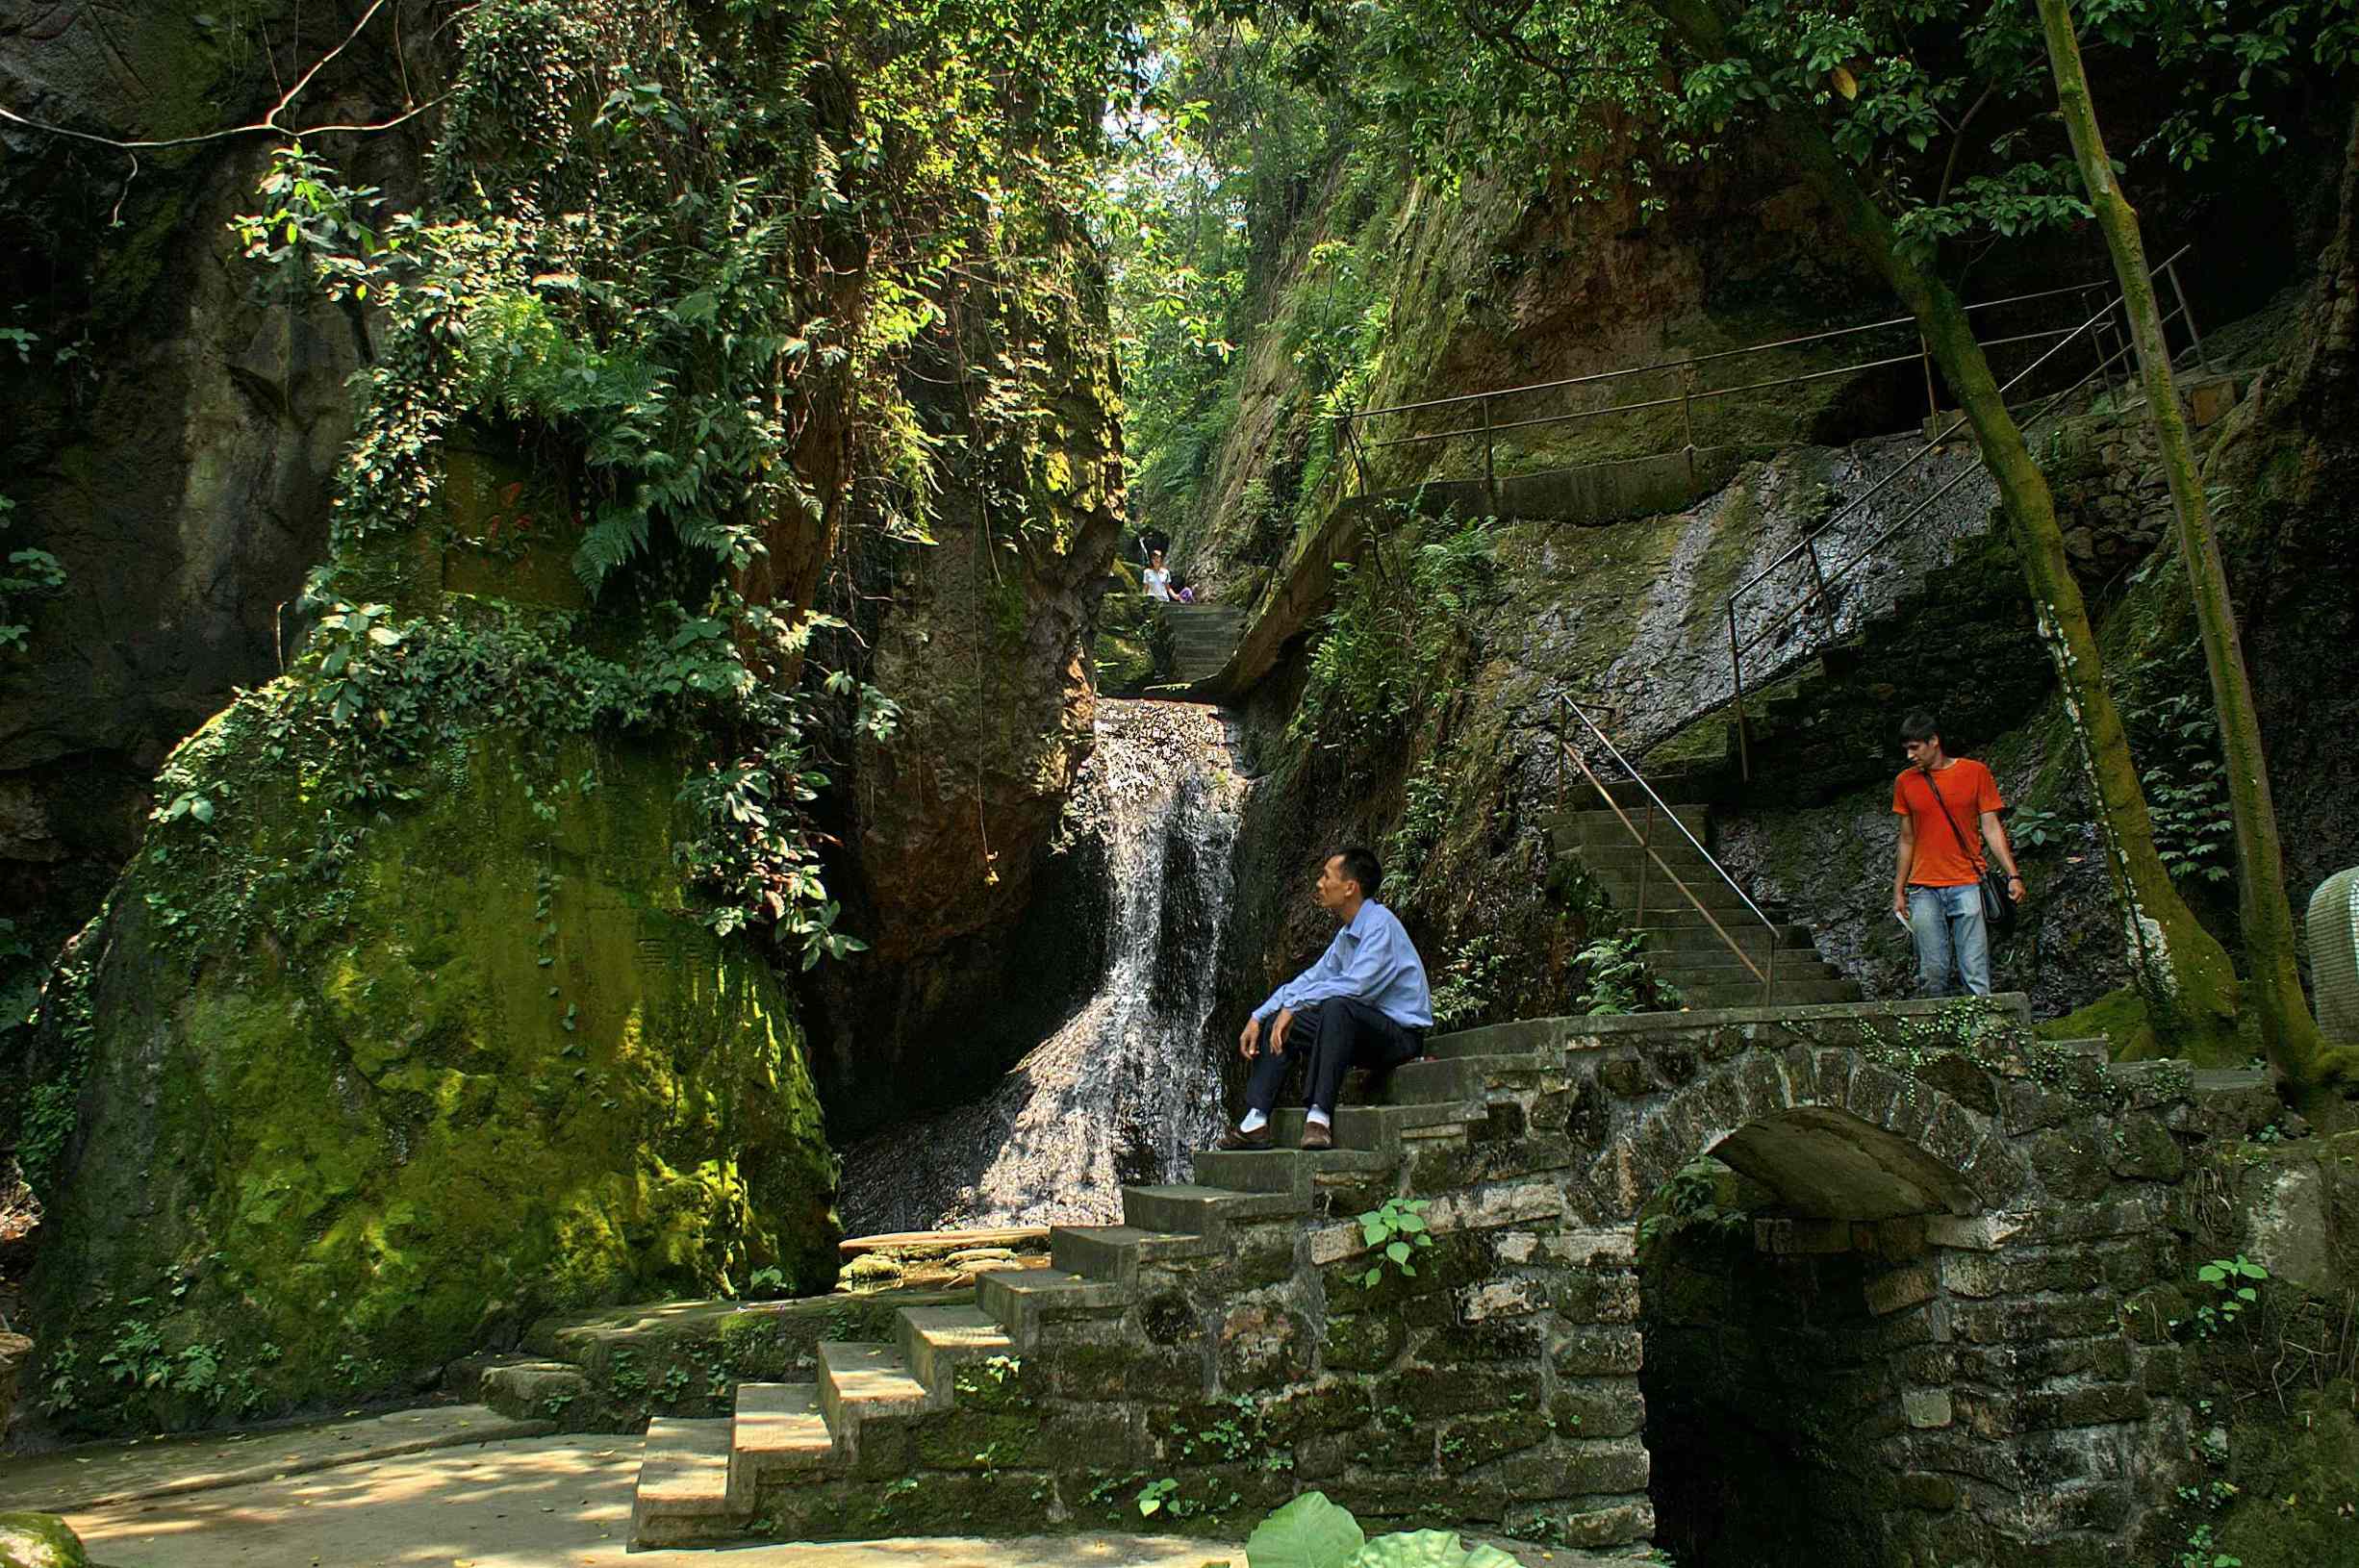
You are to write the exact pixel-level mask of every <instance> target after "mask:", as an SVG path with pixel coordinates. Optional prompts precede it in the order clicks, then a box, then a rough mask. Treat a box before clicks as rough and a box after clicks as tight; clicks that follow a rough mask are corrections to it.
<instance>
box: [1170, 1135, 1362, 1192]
mask: <svg viewBox="0 0 2359 1568" xmlns="http://www.w3.org/2000/svg"><path fill="white" fill-rule="evenodd" d="M1392 1158H1393V1157H1392V1156H1391V1155H1390V1154H1382V1153H1378V1152H1376V1151H1372V1150H1365V1149H1295V1148H1291V1147H1288V1148H1277V1147H1273V1148H1270V1149H1266V1150H1261V1149H1255V1150H1226V1149H1207V1150H1205V1151H1204V1152H1203V1153H1201V1154H1198V1155H1197V1156H1196V1160H1195V1165H1196V1179H1197V1180H1198V1181H1199V1182H1202V1183H1203V1184H1204V1185H1205V1186H1207V1187H1227V1188H1229V1189H1230V1190H1231V1191H1234V1192H1284V1193H1293V1194H1295V1195H1296V1196H1297V1197H1299V1198H1301V1199H1302V1200H1303V1201H1304V1202H1305V1203H1306V1204H1307V1203H1308V1202H1309V1201H1310V1195H1311V1193H1312V1191H1313V1189H1314V1187H1315V1185H1316V1183H1317V1180H1318V1177H1319V1176H1320V1175H1321V1174H1323V1173H1333V1174H1336V1175H1358V1174H1363V1173H1367V1172H1373V1171H1382V1170H1383V1169H1385V1168H1386V1167H1387V1166H1389V1165H1391V1164H1392Z"/></svg>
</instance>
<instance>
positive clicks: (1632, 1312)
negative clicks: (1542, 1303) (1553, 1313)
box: [1553, 1268, 1641, 1323]
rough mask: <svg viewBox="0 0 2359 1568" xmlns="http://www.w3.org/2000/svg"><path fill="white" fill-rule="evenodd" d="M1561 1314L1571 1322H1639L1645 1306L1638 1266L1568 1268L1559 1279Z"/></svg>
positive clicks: (1557, 1307)
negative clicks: (1628, 1267)
mask: <svg viewBox="0 0 2359 1568" xmlns="http://www.w3.org/2000/svg"><path fill="white" fill-rule="evenodd" d="M1555 1284H1556V1300H1555V1302H1554V1303H1553V1304H1554V1305H1555V1306H1556V1309H1557V1315H1558V1316H1559V1317H1560V1318H1562V1319H1563V1320H1564V1321H1565V1322H1567V1323H1636V1322H1637V1321H1638V1311H1639V1308H1640V1305H1641V1302H1640V1299H1639V1292H1638V1275H1637V1271H1636V1270H1635V1269H1595V1268H1592V1269H1567V1270H1564V1271H1562V1272H1561V1273H1560V1274H1559V1276H1558V1277H1557V1279H1556V1281H1555Z"/></svg>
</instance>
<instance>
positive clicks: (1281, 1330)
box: [1213, 1301, 1311, 1393]
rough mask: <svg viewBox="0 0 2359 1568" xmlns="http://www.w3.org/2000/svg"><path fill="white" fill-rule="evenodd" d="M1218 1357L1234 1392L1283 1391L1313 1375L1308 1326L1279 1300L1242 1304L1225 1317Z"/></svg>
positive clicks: (1217, 1331)
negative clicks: (1311, 1371)
mask: <svg viewBox="0 0 2359 1568" xmlns="http://www.w3.org/2000/svg"><path fill="white" fill-rule="evenodd" d="M1213 1355H1214V1359H1215V1361H1216V1362H1217V1364H1218V1366H1219V1368H1220V1375H1221V1386H1222V1387H1223V1388H1225V1389H1227V1390H1229V1391H1230V1392H1231V1393H1243V1392H1246V1391H1248V1390H1254V1389H1266V1388H1276V1387H1280V1386H1282V1385H1283V1384H1286V1383H1290V1382H1293V1381H1295V1380H1296V1379H1297V1378H1302V1377H1304V1376H1306V1375H1307V1374H1308V1372H1309V1371H1310V1360H1311V1346H1310V1328H1309V1325H1308V1324H1307V1323H1306V1320H1305V1319H1304V1318H1303V1317H1302V1316H1301V1314H1299V1313H1296V1312H1292V1311H1289V1310H1287V1309H1286V1308H1285V1307H1284V1306H1281V1305H1280V1304H1279V1303H1277V1302H1268V1301H1260V1302H1237V1303H1235V1304H1234V1305H1232V1306H1230V1308H1229V1309H1228V1310H1227V1311H1226V1312H1224V1313H1223V1314H1222V1315H1221V1319H1220V1322H1219V1324H1218V1325H1217V1326H1216V1328H1214V1330H1213Z"/></svg>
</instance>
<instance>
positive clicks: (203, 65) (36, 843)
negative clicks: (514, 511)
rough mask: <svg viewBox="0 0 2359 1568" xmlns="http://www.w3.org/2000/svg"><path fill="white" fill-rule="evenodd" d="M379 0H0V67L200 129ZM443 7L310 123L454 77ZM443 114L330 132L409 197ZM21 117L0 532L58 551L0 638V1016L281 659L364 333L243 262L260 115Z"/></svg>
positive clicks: (374, 114)
mask: <svg viewBox="0 0 2359 1568" xmlns="http://www.w3.org/2000/svg"><path fill="white" fill-rule="evenodd" d="M365 9H366V8H365V7H364V6H363V5H361V4H360V3H358V0H353V3H344V0H338V3H336V4H332V5H329V6H325V7H318V6H295V5H292V4H281V3H276V0H263V3H260V4H241V5H237V6H232V7H227V8H224V7H219V6H213V7H208V6H206V5H204V4H201V3H198V0H168V3H165V4H158V5H153V6H140V7H138V8H133V9H121V8H117V9H113V10H110V9H108V8H104V7H88V6H83V7H74V6H67V7H59V6H51V5H38V4H33V3H30V0H6V3H0V92H5V96H6V97H7V99H8V102H9V104H10V106H11V108H13V110H15V111H16V112H18V113H20V114H24V115H26V116H28V117H30V118H34V119H38V120H40V121H43V122H45V123H48V124H53V125H59V126H63V127H65V128H68V129H71V130H76V131H82V132H87V133H89V134H92V135H104V136H112V137H115V138H121V139H165V138H171V137H176V136H190V135H197V134H201V133H205V132H209V131H213V130H216V129H220V128H222V127H225V126H230V125H235V124H239V123H242V122H244V121H247V120H250V119H251V118H253V117H256V116H258V115H259V114H262V113H263V112H264V111H266V110H267V109H268V108H269V106H270V104H271V103H272V101H273V100H275V98H276V97H277V95H278V89H277V88H276V87H275V86H274V85H273V79H272V73H273V71H274V70H276V71H279V72H280V73H282V75H289V73H288V71H287V68H288V66H289V65H290V64H291V63H296V62H298V61H302V62H308V61H310V60H312V59H316V58H317V56H318V55H319V54H322V53H324V52H325V51H326V50H327V48H328V47H329V46H330V45H332V44H333V43H334V42H335V40H336V39H338V38H342V37H343V36H344V35H345V33H346V32H347V30H348V29H350V28H351V26H352V25H353V23H354V22H356V21H357V20H359V18H360V16H361V13H362V12H363V11H364V10H365ZM427 11H428V8H427V7H426V6H425V5H423V4H420V3H417V0H402V3H399V4H396V5H393V6H390V7H387V8H386V9H385V10H384V11H383V12H382V13H380V14H379V15H378V16H377V18H376V20H375V22H374V23H373V24H372V26H371V27H370V28H369V29H368V30H367V31H366V32H364V33H363V34H361V35H360V36H359V37H358V38H355V39H354V41H353V44H352V46H351V47H350V48H349V49H348V50H346V51H345V52H344V53H343V54H342V55H341V56H340V57H339V58H338V59H337V60H336V61H334V62H332V63H330V64H329V65H328V67H327V68H326V69H325V70H324V71H322V72H321V74H320V76H319V77H318V79H317V81H316V82H314V84H313V85H312V87H311V88H310V89H307V91H306V93H305V94H304V96H303V97H302V98H301V99H299V100H298V101H297V103H296V105H295V106H294V109H293V113H292V117H291V119H290V121H289V123H292V124H322V123H331V122H344V123H367V122H372V121H375V120H378V119H382V118H386V117H389V116H391V115H393V114H398V113H399V112H400V110H401V108H402V107H403V102H404V99H403V80H404V72H407V73H409V78H410V80H411V81H413V82H416V83H424V82H431V81H435V80H438V79H439V78H440V71H441V68H442V67H441V64H440V63H439V61H438V59H437V45H436V44H435V42H434V41H433V40H434V39H435V38H436V37H437V33H436V30H435V29H434V28H433V27H432V26H431V25H430V18H429V17H428V15H427ZM396 39H399V40H400V41H399V43H398V44H396V41H395V40H396ZM289 79H291V75H289ZM423 134H424V133H423V128H422V127H421V126H420V125H418V124H412V125H409V126H403V127H398V128H396V129H394V130H392V131H389V132H386V133H383V134H381V135H378V136H374V137H370V138H366V139H357V140H355V139H338V138H333V137H331V138H328V139H327V140H329V141H331V142H335V141H339V140H343V141H349V142H352V146H351V150H352V151H353V152H354V154H355V156H354V160H353V164H354V171H355V172H356V173H357V174H359V175H360V176H362V178H364V179H365V180H367V181H368V182H369V183H373V184H376V185H378V186H380V187H381V188H382V189H383V190H385V191H386V192H387V194H388V196H389V197H390V198H392V199H394V200H396V201H406V199H408V198H409V197H411V196H412V195H414V194H415V192H416V190H417V188H418V172H417V171H418V164H419V157H420V154H421V150H422V146H423ZM0 139H4V140H5V145H6V147H7V158H6V161H5V166H4V167H0V223H5V225H6V226H7V228H8V230H9V232H10V233H11V234H13V235H15V236H17V237H19V239H20V240H23V241H24V242H22V243H18V244H13V245H11V246H9V247H8V257H7V259H6V260H5V261H0V288H4V290H5V292H6V293H7V295H8V297H9V298H10V299H11V301H12V302H13V304H14V306H15V314H13V315H12V316H11V318H10V321H9V325H10V326H11V327H12V328H13V329H20V330H23V331H26V332H29V333H31V334H33V335H34V336H33V338H32V340H31V341H28V342H27V343H25V344H24V345H23V346H22V347H21V348H19V349H17V350H15V351H12V352H8V353H4V354H0V402H4V403H5V405H6V406H7V408H8V409H9V411H10V412H9V419H8V421H7V427H6V429H5V430H4V431H0V473H5V474H6V476H7V477H6V478H5V480H0V495H5V497H6V498H7V499H8V500H10V501H13V503H14V510H13V513H11V514H9V520H10V521H11V522H13V527H11V528H9V529H8V530H7V531H6V532H5V533H0V554H4V553H6V551H7V550H12V549H18V548H24V547H28V546H30V547H38V548H41V549H45V550H47V551H49V552H50V553H52V554H53V555H55V556H56V557H57V558H58V560H59V562H60V563H61V564H62V565H63V569H64V571H65V584H64V587H63V591H62V592H60V593H58V594H54V595H49V596H45V597H41V598H37V599H33V600H30V601H29V602H28V603H27V604H26V605H25V606H24V608H25V609H26V610H27V612H28V614H27V615H26V618H25V619H26V620H27V621H28V622H29V624H30V628H31V631H30V636H29V638H28V645H27V648H26V650H25V651H24V652H23V653H22V654H19V655H11V654H8V653H5V652H0V921H13V922H14V923H16V926H17V933H18V939H19V940H20V941H21V942H22V944H23V946H24V947H25V948H26V949H27V952H26V953H25V954H24V955H23V957H22V960H21V962H19V963H15V964H12V963H11V961H10V960H8V959H6V958H0V1037H4V1036H5V1033H6V1031H7V1030H8V1029H10V1028H12V1027H13V1025H14V1024H15V1023H17V1022H18V1021H20V1020H21V1019H22V1017H23V1014H24V1010H25V1007H24V1005H21V1004H24V1003H28V1002H29V996H28V994H27V993H28V992H29V987H30V984H31V982H32V980H33V978H34V976H35V974H36V973H37V971H38V967H39V966H40V965H41V964H44V963H45V962H46V961H47V959H48V957H49V955H50V954H52V953H54V952H55V951H56V949H57V946H58V944H59V943H60V942H61V941H63V938H64V937H65V936H66V935H67V934H69V933H70V932H71V931H72V930H73V929H75V928H76V927H77V926H79V925H80V924H81V923H83V922H84V921H86V920H88V919H89V916H90V914H91V913H92V912H93V911H94V910H95V909H96V908H97V907H98V903H99V900H100V899H101V898H103V897H104V896H105V891H106V888H107V886H108V884H109V883H110V882H112V880H113V879H114V873H115V872H116V871H117V870H118V869H119V868H120V866H121V865H122V863H123V861H124V859H125V858H126V857H127V856H128V855H129V853H130V851H131V848H132V847H133V846H134V845H136V844H137V842H138V839H139V832H140V821H141V819H142V818H143V817H144V815H145V812H146V809H147V804H148V786H149V780H150V779H151V778H152V777H153V775H154V773H155V770H156V768H157V765H158V764H159V763H160V762H161V761H162V760H163V758H164V755H165V752H166V751H168V750H169V749H170V748H171V747H172V746H174V745H175V744H177V743H178V742H179V741H180V740H181V739H182V738H183V737H185V736H187V735H188V734H189V733H190V732H191V731H192V730H194V729H195V728H196V726H197V725H199V724H200V723H202V722H203V721H205V720H206V719H207V718H209V717H210V716H211V715H213V714H215V713H216V712H218V711H219V710H220V709H221V708H222V706H223V705H224V704H225V703H226V702H227V701H228V700H229V695H230V692H231V689H232V688H233V687H237V686H241V685H245V686H251V685H258V684H260V683H261V682H263V681H265V680H266V679H268V678H269V677H270V676H272V675H273V674H275V673H277V671H278V670H279V668H280V661H281V656H282V653H283V651H284V648H283V639H282V636H281V629H282V624H283V621H282V614H283V611H284V607H285V606H286V605H287V603H288V602H289V601H291V600H292V599H293V598H294V597H295V596H296V594H298V592H299V591H300V589H301V586H302V581H303V574H304V572H305V571H306V570H307V569H310V568H311V567H312V566H313V565H315V564H317V562H318V561H320V560H321V559H322V558H323V556H324V553H325V546H326V541H327V487H328V478H329V474H330V471H331V468H332V467H333V464H334V462H335V458H336V454H337V453H338V451H339V450H340V449H341V448H342V443H343V440H344V438H345V436H346V434H347V433H348V430H349V401H348V398H347V395H346V392H345V391H344V380H345V378H346V377H347V376H348V375H350V374H351V372H352V371H353V370H354V369H355V368H356V367H358V366H359V365H360V364H361V363H362V362H363V360H364V359H365V358H366V357H367V355H368V341H367V331H366V328H365V324H364V323H363V322H362V320H361V319H360V318H359V317H358V316H353V315H347V314H345V313H342V312H339V311H336V310H333V309H328V308H325V307H322V308H318V309H312V310H302V311H291V310H290V309H289V308H287V307H286V306H285V305H284V304H281V303H277V302H273V301H271V300H268V299H266V298H264V297H262V293H261V291H260V288H259V286H258V283H257V277H256V274H255V272H254V270H253V269H252V267H251V266H248V265H247V264H245V263H243V262H242V261H241V259H240V256H239V243H238V240H236V238H235V237H234V236H233V235H232V234H231V233H230V231H229V227H228V223H229V219H230V218H231V217H232V216H233V215H236V214H238V213H241V212H244V211H247V210H250V209H251V208H252V206H253V204H254V200H255V196H254V187H255V182H256V180H257V178H258V177H259V176H260V175H261V173H262V172H263V170H264V169H265V167H266V164H267V162H268V145H267V142H266V139H264V138H261V137H244V138H232V139H225V140H221V141H217V142H212V143H207V144H204V145H201V146H197V147H190V148H180V149H172V150H164V151H147V152H142V153H140V155H139V158H138V161H137V163H136V164H135V162H134V160H133V159H132V158H131V156H130V155H127V154H125V153H123V152H119V151H114V150H112V149H107V148H101V147H98V146H94V145H92V144H89V143H88V142H80V141H76V140H73V139H67V138H62V137H56V136H50V135H46V134H43V133H40V132H36V131H31V130H27V129H25V128H23V127H20V126H15V125H11V126H8V127H7V128H6V129H5V132H0ZM8 946H9V945H8V944H7V943H6V942H4V941H0V952H5V951H6V950H7V948H8ZM6 1049H7V1047H6V1044H5V1039H4V1038H0V1051H5V1050H6Z"/></svg>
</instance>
